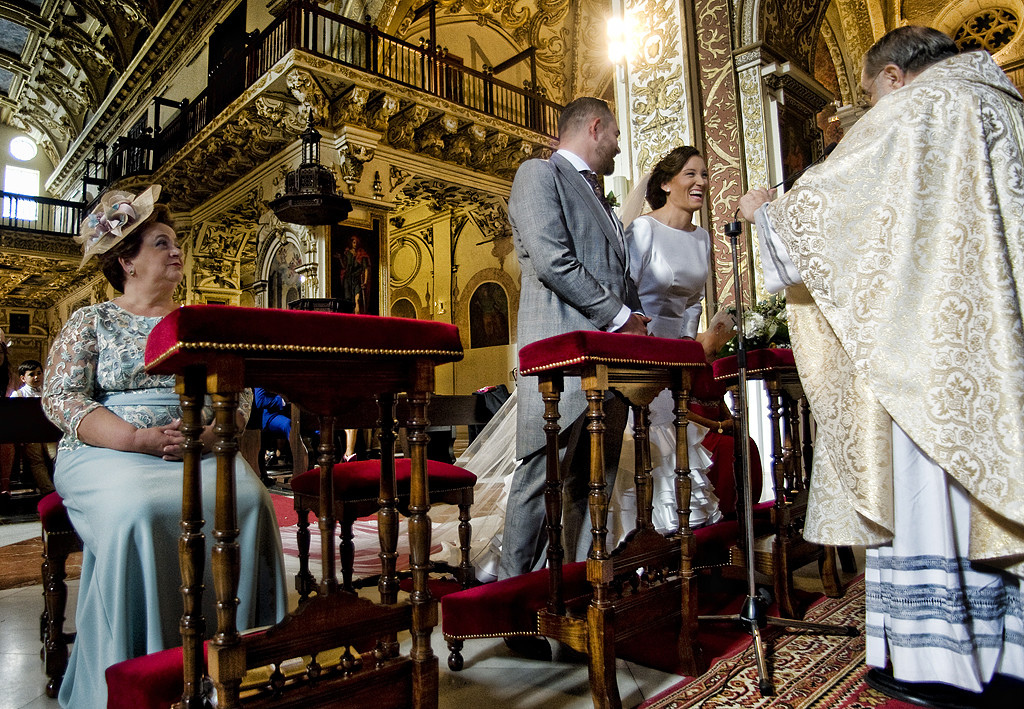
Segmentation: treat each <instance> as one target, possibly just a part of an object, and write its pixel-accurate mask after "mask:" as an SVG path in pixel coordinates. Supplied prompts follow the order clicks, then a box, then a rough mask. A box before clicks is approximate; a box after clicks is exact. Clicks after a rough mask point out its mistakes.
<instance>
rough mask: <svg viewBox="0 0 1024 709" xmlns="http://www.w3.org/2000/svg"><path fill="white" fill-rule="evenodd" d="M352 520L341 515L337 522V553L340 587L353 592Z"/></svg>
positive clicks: (354, 556) (354, 561) (354, 550)
mask: <svg viewBox="0 0 1024 709" xmlns="http://www.w3.org/2000/svg"><path fill="white" fill-rule="evenodd" d="M352 526H353V521H352V520H350V519H348V518H347V517H342V518H341V519H340V520H339V523H338V528H339V529H338V536H339V539H338V555H339V556H340V557H341V587H342V588H343V589H344V590H346V591H352V592H355V587H354V586H353V585H352V568H353V567H354V566H355V563H356V545H355V543H354V542H353V539H354V538H355V535H354V534H353V533H352Z"/></svg>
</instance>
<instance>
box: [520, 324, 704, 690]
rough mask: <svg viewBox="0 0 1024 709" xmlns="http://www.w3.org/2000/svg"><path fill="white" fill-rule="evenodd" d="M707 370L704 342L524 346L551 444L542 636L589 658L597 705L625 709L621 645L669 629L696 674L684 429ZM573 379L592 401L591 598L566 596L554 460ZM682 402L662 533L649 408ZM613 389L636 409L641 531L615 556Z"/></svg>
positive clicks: (613, 338)
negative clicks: (668, 397)
mask: <svg viewBox="0 0 1024 709" xmlns="http://www.w3.org/2000/svg"><path fill="white" fill-rule="evenodd" d="M704 365H705V359H704V351H703V349H702V348H701V346H700V344H699V343H696V342H693V341H687V340H669V339H662V338H653V337H640V336H630V335H622V334H613V333H605V332H590V331H586V332H584V331H581V332H572V333H567V334H565V335H559V336H556V337H551V338H547V339H545V340H542V341H540V342H535V343H532V344H530V345H527V346H525V347H523V348H522V349H521V350H520V353H519V371H520V374H521V375H522V376H531V375H532V376H537V377H538V386H539V388H540V391H541V395H542V397H543V399H544V423H543V424H542V423H541V422H540V421H538V422H537V425H538V426H541V425H543V427H544V431H545V434H546V441H547V444H546V446H547V489H546V492H545V506H546V510H547V528H548V556H547V565H548V598H547V603H546V606H545V607H544V608H543V609H542V610H541V611H539V612H538V614H537V628H538V631H539V633H540V634H541V635H544V636H547V637H549V638H552V639H555V640H558V641H560V642H563V643H565V644H567V645H569V646H570V647H572V648H573V649H574V650H577V651H579V652H582V653H585V654H586V655H587V656H588V660H589V676H590V690H591V694H592V695H593V699H594V706H595V707H599V708H601V707H615V708H617V707H620V706H621V699H620V697H619V691H618V686H617V684H616V680H615V645H616V643H617V642H620V641H623V640H627V639H629V638H631V637H640V636H642V635H643V634H645V633H647V632H650V631H651V630H653V629H655V628H659V627H664V626H665V625H669V624H670V625H671V626H672V627H674V628H675V627H677V628H678V629H679V633H678V636H677V637H678V642H677V647H676V650H677V652H678V654H679V658H678V659H679V662H678V665H679V666H680V667H681V668H683V671H685V672H686V673H687V674H690V675H697V674H699V673H700V670H701V669H702V666H703V658H702V655H701V648H700V645H699V643H698V641H697V629H696V623H697V589H696V579H695V572H694V568H693V559H694V556H695V551H696V544H695V540H694V535H693V532H692V531H691V529H690V526H689V514H690V512H689V511H690V478H689V456H688V450H687V440H686V427H687V425H688V420H687V399H688V397H689V390H690V377H691V371H692V370H695V369H698V368H700V367H703V366H704ZM566 376H578V377H580V379H581V386H582V388H583V390H584V392H585V393H586V398H587V402H588V406H587V411H586V417H587V422H588V423H587V430H588V431H589V433H590V466H591V467H590V497H589V500H590V519H591V525H592V529H591V534H592V537H593V544H592V547H591V551H590V555H589V558H588V559H587V562H586V578H587V579H588V581H589V582H590V585H591V593H590V594H589V596H588V597H584V598H581V599H573V598H571V597H569V596H567V594H566V589H565V585H564V583H563V582H564V578H563V568H562V559H563V550H562V546H561V531H562V530H561V519H562V490H561V479H560V471H559V468H560V466H559V460H558V431H559V426H558V419H559V413H558V402H559V399H560V396H561V391H562V389H563V380H564V378H565V377H566ZM666 388H667V389H671V390H672V391H673V394H674V397H675V402H676V415H675V427H676V497H677V501H678V509H679V528H678V531H677V532H676V533H675V534H673V535H671V536H669V537H665V536H663V535H661V534H659V533H658V532H657V531H656V530H655V529H654V526H653V524H652V523H651V494H652V486H651V477H650V471H651V460H650V445H649V441H648V438H647V413H646V412H647V406H648V404H650V402H651V401H652V400H653V399H654V397H655V396H656V395H657V394H658V392H660V391H661V390H662V389H666ZM612 389H614V390H615V391H616V392H618V394H620V395H622V396H623V397H624V398H625V399H626V400H627V401H628V402H629V403H630V404H631V405H632V407H633V412H634V421H635V424H636V432H635V439H636V441H637V445H636V460H635V475H634V484H635V486H636V497H637V521H636V528H635V529H634V530H633V531H631V532H630V533H629V534H628V535H627V537H626V540H625V541H624V542H623V543H622V544H621V545H619V547H617V548H616V549H615V550H609V549H608V548H607V516H608V495H607V493H606V490H605V478H604V460H603V458H604V445H603V437H604V397H605V394H606V393H607V392H608V391H609V390H612Z"/></svg>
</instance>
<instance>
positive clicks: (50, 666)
mask: <svg viewBox="0 0 1024 709" xmlns="http://www.w3.org/2000/svg"><path fill="white" fill-rule="evenodd" d="M37 509H38V511H39V521H40V522H41V523H42V526H43V534H42V539H43V599H44V602H45V606H44V608H43V613H42V615H41V616H40V618H39V629H40V640H41V641H42V643H43V664H44V667H45V670H46V676H47V682H46V696H48V697H56V696H57V692H59V691H60V685H61V681H62V680H63V679H64V672H65V670H67V668H68V645H69V644H70V643H72V642H74V640H75V634H74V633H65V632H64V615H65V613H66V612H67V605H68V587H67V584H66V583H65V582H64V579H66V578H67V561H68V556H69V555H70V554H71V552H75V551H81V550H82V540H81V539H79V538H78V534H76V533H75V530H74V528H73V527H72V526H71V520H70V519H68V512H67V510H66V509H64V500H63V499H61V496H60V495H59V494H57V493H56V492H51V493H50V494H49V495H47V496H46V497H44V498H43V499H41V500H40V501H39V504H38V506H37Z"/></svg>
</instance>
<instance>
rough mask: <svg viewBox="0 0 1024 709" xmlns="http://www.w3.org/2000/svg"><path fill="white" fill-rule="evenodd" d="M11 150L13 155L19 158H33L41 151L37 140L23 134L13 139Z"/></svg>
mask: <svg viewBox="0 0 1024 709" xmlns="http://www.w3.org/2000/svg"><path fill="white" fill-rule="evenodd" d="M10 151H11V155H13V156H14V157H15V158H17V159H18V160H31V159H32V158H34V157H35V156H36V153H38V152H39V150H38V148H36V144H35V141H33V140H32V139H31V138H26V137H25V136H23V135H19V136H18V137H17V138H14V139H13V140H12V141H11V146H10Z"/></svg>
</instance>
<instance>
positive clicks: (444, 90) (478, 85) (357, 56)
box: [108, 0, 562, 181]
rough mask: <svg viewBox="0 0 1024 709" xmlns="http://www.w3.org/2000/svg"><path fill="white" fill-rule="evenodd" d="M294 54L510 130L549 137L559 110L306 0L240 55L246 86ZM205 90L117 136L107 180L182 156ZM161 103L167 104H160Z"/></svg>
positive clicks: (423, 46) (197, 127)
mask: <svg viewBox="0 0 1024 709" xmlns="http://www.w3.org/2000/svg"><path fill="white" fill-rule="evenodd" d="M293 49H298V50H301V51H304V52H308V53H310V54H314V55H316V56H319V57H323V58H325V59H329V60H332V61H335V62H338V63H340V64H344V65H345V66H349V67H352V68H354V69H357V70H360V71H364V72H366V73H368V74H373V75H374V76H378V77H381V78H384V79H388V80H390V81H393V82H395V83H397V84H401V85H403V86H407V87H410V88H412V89H415V90H417V91H422V92H424V93H428V94H431V95H433V96H439V97H441V98H443V99H446V100H449V101H452V102H454V103H458V104H460V105H462V106H465V107H466V108H468V109H470V110H473V111H476V112H479V113H481V114H484V115H487V116H491V117H494V118H497V119H499V120H502V121H505V122H507V123H509V124H511V125H514V126H519V127H523V128H528V129H530V130H532V131H535V132H537V133H540V134H542V135H546V136H549V137H554V136H555V133H556V128H557V124H558V116H559V114H560V113H561V110H562V107H561V106H560V105H558V104H556V103H554V102H553V101H550V100H548V99H547V98H546V97H545V96H544V94H543V91H533V90H530V89H528V88H518V87H515V86H513V85H511V84H508V83H506V82H504V81H501V80H500V79H497V78H495V77H494V75H493V74H490V73H487V72H482V71H477V70H475V69H470V68H468V67H465V66H463V65H462V63H461V62H460V61H458V60H456V59H453V58H451V57H449V56H448V53H447V52H446V51H445V50H443V49H439V48H437V47H434V46H431V43H430V41H429V40H421V41H420V43H419V44H411V43H409V42H406V41H404V40H401V39H398V38H397V37H392V36H391V35H388V34H385V33H383V32H381V31H380V30H378V29H377V28H376V27H374V26H373V25H370V24H363V23H359V22H355V21H354V20H350V19H348V18H345V17H342V16H340V15H336V14H334V13H331V12H328V11H326V10H324V9H322V8H320V7H319V6H317V5H316V4H313V3H310V2H308V1H307V0H299V1H297V2H293V3H292V4H291V5H290V6H289V7H288V8H287V9H286V10H285V12H283V13H282V14H281V15H280V16H279V17H278V18H277V19H276V20H275V21H274V22H273V23H271V25H270V26H269V27H268V28H267V29H266V30H264V31H263V32H261V33H259V35H258V36H256V37H254V38H253V39H252V40H251V41H250V43H249V48H248V51H247V53H246V57H245V86H244V87H243V89H242V91H244V90H245V88H248V87H249V86H252V85H253V84H254V83H255V82H256V81H257V80H258V79H259V78H260V77H261V76H263V75H264V74H266V73H267V71H268V70H269V69H270V68H271V67H272V66H274V64H275V63H277V62H278V61H279V60H280V59H281V58H282V57H284V56H285V55H286V54H287V53H288V52H289V51H291V50H293ZM208 96H209V90H208V89H206V90H204V91H203V92H202V93H201V94H199V96H198V97H196V99H195V100H193V101H191V102H188V101H183V102H182V103H181V104H180V105H179V106H176V108H178V109H179V110H180V112H179V114H178V115H177V116H176V117H175V118H174V119H172V120H171V121H170V122H169V123H168V124H167V125H166V126H163V127H161V126H159V125H156V126H154V127H153V134H152V136H150V137H142V138H131V139H128V138H121V139H119V141H118V142H117V143H115V144H114V146H113V157H112V158H111V161H110V172H109V175H108V179H109V180H110V181H114V180H117V179H120V178H121V177H125V176H127V175H131V174H141V173H143V172H151V171H153V170H155V169H157V168H158V167H160V166H161V165H163V164H164V163H165V162H167V161H168V160H169V159H170V158H171V157H172V156H173V155H174V154H175V153H177V152H178V151H179V150H181V148H182V147H184V146H185V144H187V143H188V141H190V140H191V139H192V138H194V137H195V136H196V135H198V134H199V132H200V131H201V130H202V129H203V128H204V127H206V125H207V124H208V123H209V122H210V121H211V120H213V118H215V116H213V115H210V113H211V111H210V110H209V106H208ZM162 105H167V102H166V101H165V102H163V104H162Z"/></svg>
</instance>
